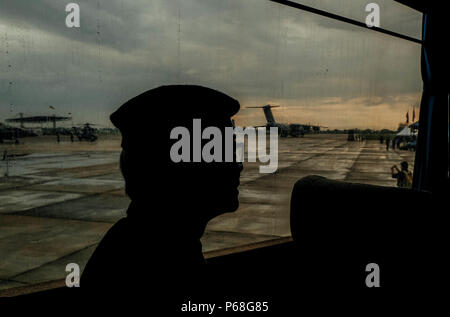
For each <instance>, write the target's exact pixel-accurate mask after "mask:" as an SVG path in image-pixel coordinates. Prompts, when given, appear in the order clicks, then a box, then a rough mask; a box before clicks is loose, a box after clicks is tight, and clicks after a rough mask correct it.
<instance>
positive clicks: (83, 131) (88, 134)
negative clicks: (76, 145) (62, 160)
mask: <svg viewBox="0 0 450 317" xmlns="http://www.w3.org/2000/svg"><path fill="white" fill-rule="evenodd" d="M93 125H95V124H92V123H89V122H87V123H84V124H82V125H80V126H78V127H72V131H73V135H75V136H76V137H77V138H78V141H83V140H84V141H89V142H95V141H97V139H98V137H97V132H96V130H95V129H94V128H93V127H92V126H93Z"/></svg>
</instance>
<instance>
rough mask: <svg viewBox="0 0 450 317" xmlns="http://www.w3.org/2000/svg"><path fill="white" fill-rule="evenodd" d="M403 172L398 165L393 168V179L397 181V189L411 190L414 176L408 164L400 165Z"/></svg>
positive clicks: (404, 162)
mask: <svg viewBox="0 0 450 317" xmlns="http://www.w3.org/2000/svg"><path fill="white" fill-rule="evenodd" d="M400 166H401V168H402V170H399V169H398V167H397V165H394V166H392V167H391V174H392V178H396V179H397V187H402V188H411V187H412V180H413V174H412V172H411V171H409V170H408V162H406V161H403V162H401V163H400Z"/></svg>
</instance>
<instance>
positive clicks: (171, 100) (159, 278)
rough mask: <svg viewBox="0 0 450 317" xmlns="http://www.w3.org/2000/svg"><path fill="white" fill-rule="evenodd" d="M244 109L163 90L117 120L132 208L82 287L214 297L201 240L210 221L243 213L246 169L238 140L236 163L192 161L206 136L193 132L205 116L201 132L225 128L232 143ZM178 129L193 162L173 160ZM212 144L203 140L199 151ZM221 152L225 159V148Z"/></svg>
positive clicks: (179, 89)
mask: <svg viewBox="0 0 450 317" xmlns="http://www.w3.org/2000/svg"><path fill="white" fill-rule="evenodd" d="M239 107H240V106H239V103H238V101H236V100H235V99H233V98H231V97H229V96H227V95H225V94H223V93H221V92H218V91H216V90H213V89H209V88H205V87H200V86H188V85H179V86H162V87H159V88H155V89H152V90H149V91H147V92H145V93H143V94H141V95H139V96H137V97H135V98H133V99H131V100H129V101H128V102H126V103H125V104H124V105H122V106H121V107H120V108H119V109H118V110H117V111H116V112H114V113H113V114H112V115H111V117H110V118H111V121H112V123H113V124H114V125H115V126H116V127H117V128H118V129H119V130H120V132H121V133H122V153H121V156H120V167H121V171H122V174H123V176H124V179H125V191H126V194H127V195H128V196H129V197H130V199H131V204H130V206H129V208H128V210H127V216H126V217H125V218H123V219H121V220H119V221H118V222H117V223H116V224H114V226H113V227H112V228H111V229H110V230H109V231H108V233H107V234H106V235H105V237H104V238H103V240H102V241H101V242H100V244H99V245H98V247H97V249H96V250H95V252H94V254H93V255H92V257H91V258H90V260H89V262H88V264H87V265H86V268H85V270H84V272H83V276H82V279H81V283H80V286H81V288H82V289H87V290H96V289H102V290H105V289H106V290H108V291H113V292H119V293H120V292H123V294H130V292H131V293H132V292H134V291H136V290H137V289H139V290H140V292H142V289H144V290H145V289H148V290H149V291H150V290H151V292H152V293H153V295H152V296H153V299H154V296H155V294H158V295H157V296H160V297H164V296H165V295H164V294H171V296H173V294H174V293H181V294H191V293H192V292H208V290H207V289H204V287H205V286H204V285H203V283H202V281H203V280H202V279H201V277H202V273H203V272H204V267H205V260H204V258H203V254H202V245H201V242H200V238H201V237H202V235H203V233H204V230H205V227H206V225H207V223H208V221H209V220H211V219H212V218H214V217H216V216H218V215H220V214H223V213H226V212H233V211H235V210H236V209H237V208H238V206H239V202H238V193H239V192H238V190H237V187H238V186H239V175H240V172H241V170H242V164H240V163H237V162H236V161H235V155H234V154H235V141H234V139H233V142H232V144H233V149H232V150H233V160H232V161H231V162H224V161H225V159H223V160H222V162H211V163H207V162H205V161H204V160H203V158H202V159H201V161H200V162H193V161H194V157H195V156H196V155H198V151H197V150H198V149H199V148H198V144H197V146H196V145H195V144H196V142H198V139H197V140H196V139H195V136H198V135H201V134H199V133H201V132H199V131H194V130H195V128H194V127H193V119H201V126H202V129H205V128H206V127H209V126H214V127H217V128H219V129H220V131H222V136H223V138H225V127H232V122H231V116H233V115H234V114H235V113H236V112H237V111H238V110H239ZM176 127H183V129H185V130H183V131H188V132H189V134H190V141H191V142H190V150H189V152H190V153H188V156H189V158H190V162H179V163H175V162H173V158H172V157H171V155H170V151H171V149H172V147H173V145H174V144H175V143H176V142H177V139H176V138H171V131H173V129H174V128H176ZM172 137H173V135H172ZM210 137H211V136H210ZM208 141H209V140H208V139H207V138H206V139H204V140H201V141H200V142H201V143H200V145H201V148H200V150H201V149H203V145H204V144H206V143H208ZM222 144H223V145H225V141H224V140H222ZM196 151H197V152H196ZM221 152H222V157H223V158H224V157H225V150H223V151H221ZM144 292H145V291H144ZM151 299H152V298H149V300H151Z"/></svg>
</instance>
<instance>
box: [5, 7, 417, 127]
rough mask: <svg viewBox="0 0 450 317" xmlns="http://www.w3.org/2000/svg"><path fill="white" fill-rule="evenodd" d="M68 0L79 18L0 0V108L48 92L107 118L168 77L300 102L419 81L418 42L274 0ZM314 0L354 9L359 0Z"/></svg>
mask: <svg viewBox="0 0 450 317" xmlns="http://www.w3.org/2000/svg"><path fill="white" fill-rule="evenodd" d="M74 2H76V3H78V4H79V5H80V8H81V28H79V29H68V28H67V27H66V26H65V17H66V12H65V10H64V9H65V5H66V4H67V3H66V2H65V1H57V0H40V1H27V0H14V1H10V0H0V7H1V8H2V9H1V10H0V48H1V51H0V91H1V92H2V96H3V98H2V100H1V101H0V103H1V109H0V119H3V118H4V117H7V116H9V115H10V114H11V113H13V112H19V111H21V112H44V111H47V110H48V105H50V104H52V105H56V108H57V109H59V111H61V112H72V113H74V116H75V117H77V116H78V117H79V118H86V117H89V116H94V117H95V118H98V120H99V121H102V122H101V123H106V122H107V116H105V115H104V114H105V113H108V112H110V111H112V110H113V109H114V108H115V107H117V106H118V105H120V104H121V103H122V102H124V101H126V100H127V99H129V98H131V97H132V96H134V95H136V94H138V93H140V92H142V91H144V90H146V89H149V88H152V87H155V86H158V85H161V84H171V83H195V84H202V85H206V86H210V87H214V88H216V89H219V90H222V91H224V92H226V93H229V94H231V95H233V96H234V97H236V98H238V99H239V100H242V101H244V102H245V103H250V104H253V103H258V102H266V101H267V100H284V101H286V102H288V103H290V104H296V103H297V104H302V105H305V107H306V106H308V105H310V103H313V102H316V101H317V100H318V99H320V98H322V99H324V100H335V99H332V98H341V99H340V100H341V101H342V102H345V101H346V100H351V99H352V98H358V97H365V98H366V99H367V100H368V101H367V102H362V103H361V105H365V106H376V105H378V104H385V103H388V102H393V104H394V99H395V96H397V95H404V94H416V93H417V92H418V91H420V89H421V80H420V69H419V62H420V61H419V60H420V46H419V45H417V44H414V43H409V42H407V41H404V40H399V39H396V38H392V37H389V36H386V35H383V34H378V33H375V32H371V31H368V30H364V29H358V28H355V27H353V26H348V25H346V24H343V23H341V22H337V21H333V20H329V19H326V18H323V17H319V16H315V15H312V14H308V13H305V12H300V11H298V10H294V9H290V8H286V7H283V6H280V5H278V4H274V3H272V2H269V1H262V0H244V1H243V0H228V1H224V0H154V1H147V0H133V1H124V0H102V1H88V0H82V1H74ZM305 2H307V1H305ZM316 3H321V4H323V5H324V6H325V7H324V8H325V9H327V8H329V10H335V11H336V12H335V13H339V14H344V13H345V14H348V15H350V17H352V16H351V15H352V14H356V12H360V10H359V9H358V8H359V7H360V6H361V3H362V1H353V2H352V4H351V5H347V4H348V3H349V2H348V1H345V0H340V1H322V2H319V1H318V2H316ZM382 3H383V6H384V3H385V1H382ZM344 4H346V6H345V5H344ZM383 6H382V8H383V10H384V11H382V12H386V15H385V16H384V20H385V21H388V20H389V21H391V20H392V21H393V20H394V17H396V16H397V17H402V19H400V20H399V21H400V22H398V23H397V24H398V25H402V27H403V28H404V30H406V31H408V32H409V33H414V32H417V23H419V24H420V16H419V17H417V15H414V14H412V13H410V10H409V9H408V10H406V9H404V8H399V7H398V6H397V5H394V6H392V7H391V9H392V10H391V11H389V10H388V9H387V8H386V7H383ZM342 8H347V9H346V10H347V11H348V12H341V11H342ZM340 10H341V11H340ZM402 12H403V13H404V14H403V15H400V13H402ZM383 14H384V13H383ZM391 17H392V18H391ZM382 21H383V20H382ZM386 23H387V22H386ZM390 23H391V24H393V25H394V24H395V23H394V22H390ZM327 98H328V99H327ZM346 109H347V108H346ZM348 109H350V108H348Z"/></svg>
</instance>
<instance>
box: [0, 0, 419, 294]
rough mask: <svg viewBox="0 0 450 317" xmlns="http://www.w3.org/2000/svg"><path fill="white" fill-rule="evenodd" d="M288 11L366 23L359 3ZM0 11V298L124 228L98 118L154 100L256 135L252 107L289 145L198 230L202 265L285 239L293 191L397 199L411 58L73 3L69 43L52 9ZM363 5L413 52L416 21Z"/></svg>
mask: <svg viewBox="0 0 450 317" xmlns="http://www.w3.org/2000/svg"><path fill="white" fill-rule="evenodd" d="M299 2H301V3H304V4H307V5H313V2H314V4H316V7H317V8H320V9H322V10H327V11H330V12H333V13H336V14H342V15H344V16H347V17H350V18H354V19H357V20H361V21H364V19H365V14H366V13H365V12H364V4H365V2H364V1H344V0H341V1H299ZM0 3H1V7H2V9H1V10H0V70H1V72H0V76H1V79H0V90H1V96H2V98H1V99H0V103H1V107H0V121H1V126H0V131H1V132H2V134H1V135H2V139H1V141H2V143H1V144H0V151H1V153H0V154H1V157H0V172H1V175H0V232H1V236H0V238H1V239H0V258H1V259H2V262H1V263H0V290H1V289H8V288H12V287H17V286H23V285H28V284H33V283H39V282H44V281H50V280H57V279H61V278H64V277H65V275H66V274H67V273H66V272H65V266H66V265H67V264H68V263H78V264H79V265H80V267H81V268H83V267H84V265H85V264H86V261H87V260H88V258H89V256H90V254H91V253H92V252H93V250H94V249H95V247H96V245H97V243H98V242H99V241H100V240H101V238H102V237H103V235H104V234H105V232H106V231H107V230H108V229H109V228H110V227H111V225H112V224H113V223H115V222H116V221H117V220H118V219H120V218H121V217H123V216H124V215H125V210H126V208H127V206H128V204H129V199H128V198H127V197H126V196H125V193H124V182H123V180H122V176H121V174H120V171H119V168H118V161H119V155H120V150H121V149H120V142H121V136H120V135H119V133H118V131H117V130H116V129H114V128H113V126H112V124H111V123H110V121H109V114H110V113H111V112H113V111H114V110H115V109H116V108H117V107H118V106H120V105H121V104H123V103H124V102H125V101H126V100H128V99H130V98H132V97H134V96H136V95H137V94H139V93H141V92H143V91H145V90H147V89H150V88H154V87H156V86H159V85H166V84H186V83H189V84H199V85H203V86H208V87H211V88H215V89H217V90H220V91H223V92H225V93H227V94H229V95H230V96H233V97H234V98H236V99H237V100H239V102H240V103H241V110H240V112H239V113H238V114H237V115H236V116H235V118H234V120H235V122H236V124H237V125H239V126H246V127H248V126H265V125H266V124H267V118H269V119H270V118H271V117H270V115H269V117H267V113H266V116H265V113H264V111H263V109H262V108H261V109H259V108H251V107H262V106H265V105H271V106H279V107H274V108H271V109H270V111H271V113H272V117H273V119H274V120H275V122H276V123H284V124H286V125H289V124H298V126H297V127H299V126H301V129H302V131H304V136H301V135H295V136H292V135H289V133H288V134H287V135H280V137H279V145H278V146H279V151H278V160H279V163H278V170H277V172H276V173H273V174H260V173H259V165H260V164H259V163H258V162H256V163H248V162H244V171H243V172H242V174H241V185H240V208H239V210H238V211H236V212H235V213H232V214H226V215H223V216H220V217H218V218H215V219H213V220H212V221H211V222H210V224H209V226H208V228H207V231H206V233H205V235H204V237H203V240H202V241H203V251H204V252H205V254H206V255H207V254H208V252H211V251H214V250H218V249H222V248H228V247H234V246H239V245H243V244H248V243H252V242H258V241H264V240H268V239H273V238H277V237H283V236H288V235H289V234H290V228H289V201H290V193H291V190H292V186H293V184H294V183H295V181H296V180H298V179H299V178H301V177H304V176H307V175H311V174H315V175H322V176H325V177H328V178H331V179H336V180H344V181H349V182H357V183H368V184H375V185H382V186H396V185H397V179H395V178H393V177H392V175H391V171H390V167H391V166H392V165H394V164H396V165H398V166H400V163H401V161H405V160H406V161H408V162H409V165H410V170H413V164H414V151H413V150H414V142H415V141H414V127H409V125H408V124H411V123H413V122H416V121H417V120H418V114H419V109H418V106H419V101H420V95H421V90H422V82H421V77H420V45H418V44H416V43H412V42H408V41H405V40H402V39H398V38H395V37H391V36H387V35H384V34H380V33H377V32H373V31H370V30H367V29H363V28H359V27H356V26H352V25H347V24H344V23H342V22H339V21H334V20H331V19H328V18H325V17H321V16H318V15H313V14H311V13H308V12H304V11H301V10H295V9H292V8H288V7H285V6H282V5H279V4H276V3H273V2H270V1H261V0H245V1H238V0H227V1H224V0H207V1H206V0H188V1H184V0H183V1H180V0H178V1H167V0H155V1H144V0H139V1H119V0H114V1H111V0H108V1H107V0H102V1H95V2H93V1H87V0H83V1H78V2H77V3H79V5H80V8H81V13H80V14H81V19H80V21H81V22H80V23H81V25H80V27H79V28H67V27H66V25H65V22H64V21H65V18H66V15H67V13H66V12H65V10H64V9H65V5H64V4H63V3H61V1H56V0H53V1H52V0H47V1H33V2H32V3H29V1H25V0H16V1H0ZM378 3H379V4H380V6H381V9H382V11H381V23H382V25H381V26H382V27H383V28H386V29H391V30H394V31H396V32H400V33H402V34H406V35H410V36H413V37H416V38H420V25H421V16H420V15H419V14H417V13H416V12H414V11H412V10H411V9H409V8H406V7H403V6H401V5H399V4H395V3H394V2H393V1H379V2H378ZM25 8H26V9H25ZM27 118H28V119H27ZM30 118H31V119H30ZM152 120H164V118H153V119H152ZM407 123H408V124H407ZM149 124H150V125H151V122H149ZM314 127H316V128H314ZM302 134H303V133H302ZM381 138H382V139H381ZM388 138H389V140H390V143H389V146H387V144H386V139H388ZM394 140H395V142H394ZM397 141H401V142H397ZM393 145H395V148H394V147H393Z"/></svg>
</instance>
